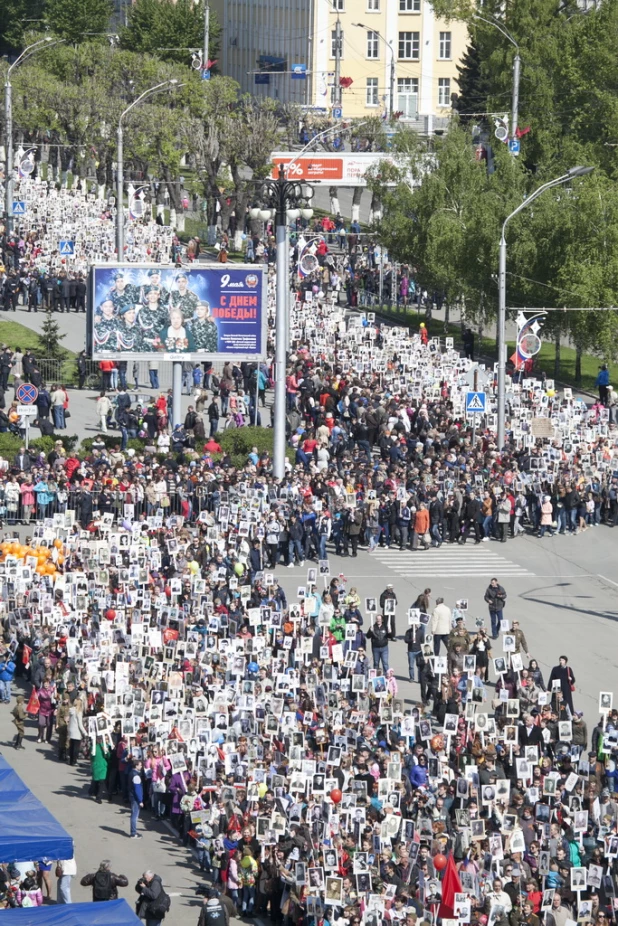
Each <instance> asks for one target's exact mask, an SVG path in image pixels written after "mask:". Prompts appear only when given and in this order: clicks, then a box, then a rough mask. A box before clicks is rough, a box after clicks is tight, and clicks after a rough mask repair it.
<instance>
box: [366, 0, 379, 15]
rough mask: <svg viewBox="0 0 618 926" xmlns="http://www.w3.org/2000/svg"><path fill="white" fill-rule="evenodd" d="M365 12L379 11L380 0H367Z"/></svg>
mask: <svg viewBox="0 0 618 926" xmlns="http://www.w3.org/2000/svg"><path fill="white" fill-rule="evenodd" d="M367 12H368V13H379V12H380V0H367Z"/></svg>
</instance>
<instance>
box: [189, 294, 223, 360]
mask: <svg viewBox="0 0 618 926" xmlns="http://www.w3.org/2000/svg"><path fill="white" fill-rule="evenodd" d="M191 333H192V334H193V340H194V341H195V347H196V350H207V351H213V352H215V351H217V349H218V346H219V340H218V334H217V325H216V322H214V321H213V319H212V316H211V314H210V305H209V304H208V303H207V302H198V304H197V306H196V308H195V315H194V317H193V320H192V321H191Z"/></svg>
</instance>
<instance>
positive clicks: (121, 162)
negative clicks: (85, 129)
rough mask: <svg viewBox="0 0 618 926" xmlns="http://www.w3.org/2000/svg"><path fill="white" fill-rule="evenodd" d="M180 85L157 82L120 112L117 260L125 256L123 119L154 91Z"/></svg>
mask: <svg viewBox="0 0 618 926" xmlns="http://www.w3.org/2000/svg"><path fill="white" fill-rule="evenodd" d="M177 85H178V81H177V80H176V79H172V80H164V81H162V82H161V83H160V84H156V86H154V87H150V89H149V90H144V92H143V93H142V94H141V95H140V96H138V98H137V99H136V100H133V102H132V103H131V104H130V106H127V108H126V109H125V110H124V112H122V113H121V114H120V118H119V120H118V129H117V151H116V260H117V261H118V262H119V263H120V262H121V261H122V258H123V256H124V206H123V201H124V179H123V178H124V137H123V134H124V133H123V128H122V120H123V119H124V117H125V116H126V115H127V113H130V112H131V110H132V109H133V108H134V107H135V106H137V104H138V103H141V102H142V100H145V99H146V98H147V97H149V96H152V94H153V93H157V92H158V91H159V90H164V89H165V88H166V87H175V86H177Z"/></svg>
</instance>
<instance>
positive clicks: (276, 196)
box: [250, 164, 313, 479]
mask: <svg viewBox="0 0 618 926" xmlns="http://www.w3.org/2000/svg"><path fill="white" fill-rule="evenodd" d="M291 166H292V165H291V164H288V165H287V172H288V174H289V173H290V167H291ZM257 196H258V198H260V199H261V200H262V202H263V204H264V206H263V208H260V207H259V206H254V207H253V208H252V209H251V210H250V215H251V218H253V219H258V218H260V219H262V220H263V221H264V222H268V220H269V219H272V218H273V217H274V219H275V225H276V236H277V239H276V240H277V264H276V270H277V290H276V292H277V307H276V322H275V338H276V343H275V412H274V418H273V426H274V454H273V473H274V476H275V479H283V478H284V476H285V443H286V441H285V436H286V435H285V430H286V429H285V420H286V414H285V411H286V409H285V373H286V358H287V347H288V288H289V287H288V268H289V239H288V222H289V221H292V222H294V221H296V219H298V218H299V217H300V216H302V217H303V218H304V219H310V218H311V216H312V215H313V209H311V207H310V202H311V200H312V199H313V188H312V187H310V186H307V185H306V184H305V185H303V184H302V183H299V182H298V181H296V180H289V179H288V178H287V176H286V168H285V167H284V165H283V164H280V165H279V174H278V176H277V178H276V179H268V180H263V181H261V182H260V184H259V186H258V190H257Z"/></svg>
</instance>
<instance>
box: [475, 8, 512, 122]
mask: <svg viewBox="0 0 618 926" xmlns="http://www.w3.org/2000/svg"><path fill="white" fill-rule="evenodd" d="M474 18H475V19H480V20H482V22H484V23H487V25H488V26H493V27H494V29H497V30H498V32H501V33H502V35H503V36H504V37H505V38H506V39H508V40H509V42H510V43H511V44H512V45H514V46H515V57H514V58H513V93H512V97H511V131H510V133H509V138H517V120H518V118H519V78H520V74H521V57H520V54H519V45H518V44H517V42H516V41H515V39H514V38H513V36H512V35H511V34H510V33H509V32H507V31H506V29H505V28H504V26H502V25H501V24H500V23H497V22H495V21H494V20H493V19H486V18H485V17H484V16H481V15H480V14H479V13H475V14H474Z"/></svg>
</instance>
